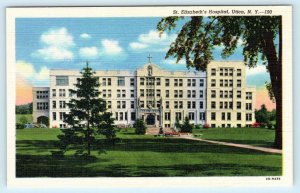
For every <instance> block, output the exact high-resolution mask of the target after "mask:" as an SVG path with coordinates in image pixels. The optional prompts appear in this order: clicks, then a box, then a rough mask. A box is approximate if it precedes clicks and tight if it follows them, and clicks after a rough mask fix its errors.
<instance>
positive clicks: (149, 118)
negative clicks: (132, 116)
mask: <svg viewBox="0 0 300 193" xmlns="http://www.w3.org/2000/svg"><path fill="white" fill-rule="evenodd" d="M146 124H147V125H155V114H148V115H147V118H146Z"/></svg>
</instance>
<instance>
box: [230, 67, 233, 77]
mask: <svg viewBox="0 0 300 193" xmlns="http://www.w3.org/2000/svg"><path fill="white" fill-rule="evenodd" d="M229 76H233V69H232V68H230V69H229Z"/></svg>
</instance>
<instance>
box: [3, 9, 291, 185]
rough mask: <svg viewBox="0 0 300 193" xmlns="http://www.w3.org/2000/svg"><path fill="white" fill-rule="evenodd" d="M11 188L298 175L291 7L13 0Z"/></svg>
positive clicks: (250, 181)
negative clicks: (22, 3)
mask: <svg viewBox="0 0 300 193" xmlns="http://www.w3.org/2000/svg"><path fill="white" fill-rule="evenodd" d="M6 37H7V39H6V40H7V42H6V43H7V44H6V46H7V63H6V64H7V184H8V186H9V187H184V186H186V185H188V186H189V187H201V186H212V187H216V186H290V185H292V183H293V146H292V144H293V141H292V139H293V125H292V123H293V120H292V116H293V104H292V101H293V100H292V7H291V6H153V7H151V6H149V7H147V6H145V7H11V8H7V9H6Z"/></svg>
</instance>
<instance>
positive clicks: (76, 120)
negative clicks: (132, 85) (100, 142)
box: [58, 63, 115, 156]
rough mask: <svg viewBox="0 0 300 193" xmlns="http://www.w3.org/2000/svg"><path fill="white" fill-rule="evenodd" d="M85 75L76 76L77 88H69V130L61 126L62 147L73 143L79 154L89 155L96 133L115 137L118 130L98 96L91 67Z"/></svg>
mask: <svg viewBox="0 0 300 193" xmlns="http://www.w3.org/2000/svg"><path fill="white" fill-rule="evenodd" d="M80 73H81V75H82V77H81V78H78V79H77V83H76V84H75V87H76V89H75V90H70V92H71V93H72V95H73V96H76V98H72V99H71V100H70V101H69V103H67V105H68V107H69V109H70V112H69V113H68V114H66V116H65V120H64V121H65V122H66V123H67V124H68V127H70V128H67V129H62V132H63V134H62V135H59V136H58V138H59V139H60V140H61V145H62V146H61V148H62V149H64V150H66V149H67V147H69V146H70V145H74V147H75V148H76V149H77V151H76V154H80V155H88V156H89V155H90V154H91V146H92V145H93V144H94V143H95V137H96V136H97V134H104V135H105V136H106V137H107V138H114V137H115V131H114V127H113V119H112V118H111V113H108V112H105V111H106V103H105V101H104V100H103V99H101V98H99V95H100V92H99V90H98V89H99V86H100V84H99V80H98V78H97V77H95V76H94V74H95V72H93V71H92V68H90V67H89V66H88V63H87V65H86V67H85V68H83V70H82V71H81V72H80Z"/></svg>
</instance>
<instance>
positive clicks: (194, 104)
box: [192, 101, 196, 109]
mask: <svg viewBox="0 0 300 193" xmlns="http://www.w3.org/2000/svg"><path fill="white" fill-rule="evenodd" d="M192 108H193V109H195V108H196V101H192Z"/></svg>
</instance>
